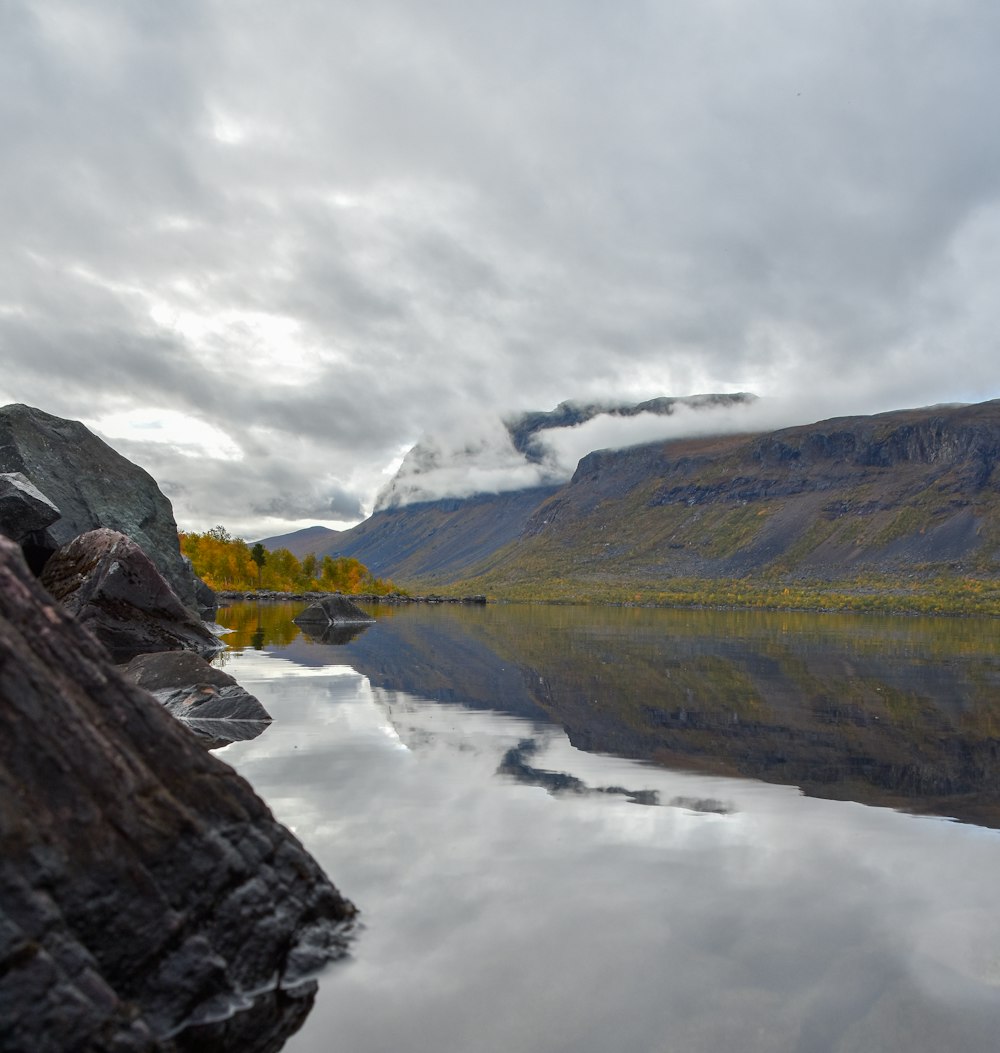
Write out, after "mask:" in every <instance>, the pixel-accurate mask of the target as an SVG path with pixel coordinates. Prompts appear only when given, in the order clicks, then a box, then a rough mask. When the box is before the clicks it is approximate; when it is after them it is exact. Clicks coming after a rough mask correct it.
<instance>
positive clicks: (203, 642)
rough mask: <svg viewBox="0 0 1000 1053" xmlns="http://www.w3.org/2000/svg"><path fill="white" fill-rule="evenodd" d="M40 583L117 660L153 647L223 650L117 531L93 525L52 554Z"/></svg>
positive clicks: (135, 549) (166, 649) (131, 543)
mask: <svg viewBox="0 0 1000 1053" xmlns="http://www.w3.org/2000/svg"><path fill="white" fill-rule="evenodd" d="M41 582H42V584H43V585H44V586H45V588H46V589H48V591H49V592H50V593H51V594H52V596H53V597H54V598H55V599H57V600H59V602H60V603H62V605H63V606H64V607H65V608H66V610H68V611H69V612H70V613H71V614H72V615H73V616H74V617H76V618H77V620H78V621H79V622H80V623H81V624H83V625H86V626H87V628H88V629H89V630H90V631H91V632H92V633H93V634H94V635H95V636H96V637H97V638H98V639H99V640H100V641H101V643H103V644H104V646H105V647H107V649H108V651H109V652H110V653H111V655H112V657H113V658H114V659H115V661H119V662H122V661H126V660H127V659H129V658H131V657H132V656H133V655H136V654H143V653H146V652H149V651H169V650H176V649H179V648H183V649H187V650H194V651H200V652H202V653H205V654H210V653H212V652H213V651H217V650H218V649H219V642H218V640H217V639H216V637H215V636H214V635H213V634H212V632H211V631H210V630H209V628H208V627H207V626H206V625H205V623H204V622H202V621H201V619H200V618H197V617H195V615H194V614H192V612H191V611H190V610H189V609H188V608H187V607H185V606H184V604H182V603H181V601H180V600H179V599H178V598H177V595H176V594H175V593H174V591H173V589H171V587H170V585H168V584H167V582H166V581H165V580H164V579H163V578H162V577H161V575H160V573H159V571H158V570H157V568H156V567H155V566H154V565H153V562H152V561H151V560H150V559H149V557H148V556H147V555H146V554H145V553H144V552H143V551H142V549H141V548H140V547H139V546H138V545H137V544H136V543H135V542H134V541H133V540H132V539H131V538H129V537H126V536H125V535H124V534H121V533H118V532H117V531H114V530H107V529H102V530H91V531H89V532H88V533H86V534H81V535H80V536H79V537H76V538H74V539H73V540H72V541H70V542H69V544H67V545H64V546H63V547H62V548H61V549H59V551H58V552H57V553H56V554H55V555H54V556H52V557H51V559H49V561H48V562H47V563H46V565H45V569H44V570H43V572H42V578H41Z"/></svg>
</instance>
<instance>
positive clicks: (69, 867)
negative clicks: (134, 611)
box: [0, 538, 354, 1053]
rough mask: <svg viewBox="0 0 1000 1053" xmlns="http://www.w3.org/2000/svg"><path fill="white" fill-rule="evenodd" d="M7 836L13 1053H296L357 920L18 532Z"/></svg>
mask: <svg viewBox="0 0 1000 1053" xmlns="http://www.w3.org/2000/svg"><path fill="white" fill-rule="evenodd" d="M0 844H2V845H3V852H2V854H0V1049H2V1050H4V1051H22V1050H23V1051H27V1050H31V1051H32V1053H49V1051H51V1053H66V1051H70V1050H73V1051H77V1050H79V1051H97V1050H115V1051H119V1053H131V1051H137V1050H162V1051H167V1050H180V1049H194V1048H205V1049H209V1048H210V1049H213V1050H229V1049H231V1050H237V1049H239V1050H253V1049H260V1050H263V1049H277V1048H279V1047H280V1044H281V1041H282V1039H281V1035H282V1034H287V1033H288V1030H289V1029H293V1028H294V1027H295V1026H297V1023H298V1022H299V1021H300V1020H301V1018H302V1016H303V1015H304V1012H305V1011H306V1010H307V1009H308V1004H307V999H306V1001H304V1000H303V999H302V998H300V997H296V995H297V994H303V993H305V994H306V996H307V998H308V994H309V992H308V990H304V991H303V989H301V988H298V987H296V985H297V984H298V983H300V982H301V981H303V979H304V978H305V977H307V976H308V974H309V973H310V971H311V970H314V969H315V968H316V967H318V966H319V965H320V964H321V963H322V962H324V961H326V960H328V959H329V958H331V957H335V956H337V955H338V954H340V953H342V951H343V946H344V938H345V934H344V928H343V926H344V924H345V923H348V922H349V920H350V919H351V918H352V916H353V915H354V908H353V907H352V906H351V904H350V903H349V902H347V901H346V900H345V899H344V898H343V897H342V896H341V895H340V894H339V893H338V892H337V890H336V889H335V888H334V887H333V885H332V884H331V883H330V882H329V880H328V879H327V878H326V877H325V875H324V874H323V873H322V871H321V870H320V868H319V866H318V865H317V864H316V863H315V861H314V860H313V859H312V858H311V857H310V856H309V855H308V854H307V853H306V852H305V850H304V849H303V848H302V846H301V845H300V844H299V842H298V841H297V840H296V839H295V838H294V837H293V836H292V835H291V834H290V833H289V832H288V831H287V830H286V829H285V828H283V827H282V826H281V825H280V824H278V823H277V822H276V821H275V820H274V818H273V817H272V816H271V814H270V812H269V811H268V809H267V807H266V805H264V803H263V802H262V801H261V800H260V799H259V798H258V797H257V796H256V795H255V794H254V792H253V791H252V790H251V788H250V787H249V786H248V784H247V783H246V782H245V781H244V780H243V779H241V778H240V777H239V776H238V775H237V774H236V773H235V772H234V771H232V769H230V768H229V767H228V766H226V765H225V764H223V763H221V762H220V761H218V760H216V759H215V758H213V757H212V756H211V755H210V754H209V753H207V752H206V751H205V750H204V749H202V747H201V746H200V745H199V744H198V742H197V740H196V739H195V738H194V736H192V735H191V734H190V733H189V732H188V731H187V730H186V729H184V728H183V727H182V726H181V725H180V724H179V722H177V721H176V720H174V718H173V717H171V716H170V714H169V713H167V712H166V711H165V710H164V709H163V707H162V706H161V705H160V704H159V703H157V702H156V701H155V700H154V699H153V698H152V697H151V696H150V695H149V694H147V693H146V692H145V691H143V690H141V689H140V688H138V687H135V686H134V685H132V684H130V683H128V682H127V681H126V680H125V679H123V678H122V676H121V675H120V674H119V673H118V671H117V670H116V669H115V668H114V666H112V665H111V663H110V662H109V660H108V656H107V654H106V653H105V651H104V650H103V648H102V647H101V646H100V645H99V644H97V643H96V642H95V640H94V639H93V638H92V637H91V636H90V635H89V633H88V632H87V631H86V630H85V629H83V628H82V627H81V626H80V625H78V624H77V623H76V622H75V621H74V620H73V619H72V618H71V617H70V616H69V615H68V614H67V613H66V612H65V611H63V610H62V609H61V608H60V607H59V606H58V605H57V604H56V603H54V602H53V601H52V599H51V598H50V597H49V596H48V595H47V594H46V593H45V592H44V590H43V589H42V588H41V586H40V585H39V584H38V583H37V582H36V581H35V580H34V578H33V577H32V576H31V574H30V572H29V571H28V568H27V566H26V565H25V563H24V560H23V557H22V555H21V552H20V550H19V549H18V547H17V546H16V545H15V544H14V543H13V542H10V541H8V540H6V539H3V538H0ZM261 992H263V993H261ZM240 1002H242V1005H243V1006H246V1005H250V1006H251V1008H250V1009H249V1010H248V1011H247V1012H246V1013H241V1014H239V1015H237V1016H233V1017H231V1019H229V1020H228V1021H227V1022H226V1023H224V1024H210V1023H207V1021H210V1020H219V1019H220V1018H223V1017H226V1016H227V1014H229V1013H230V1011H231V1010H232V1009H233V1008H234V1007H235V1006H236V1005H237V1004H238V1003H240ZM241 1020H242V1021H250V1028H251V1030H252V1031H253V1034H254V1036H255V1037H254V1038H252V1039H251V1038H250V1037H249V1034H248V1031H247V1028H246V1027H242V1026H241V1023H240V1022H241ZM199 1023H200V1024H201V1025H202V1026H201V1027H200V1028H195V1029H194V1030H190V1029H188V1030H185V1028H188V1026H189V1025H195V1024H199ZM185 1036H187V1037H185Z"/></svg>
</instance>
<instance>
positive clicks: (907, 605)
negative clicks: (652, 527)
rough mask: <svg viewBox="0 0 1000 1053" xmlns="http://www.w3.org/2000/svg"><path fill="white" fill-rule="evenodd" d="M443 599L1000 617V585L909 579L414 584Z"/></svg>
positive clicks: (910, 575)
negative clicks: (474, 596) (470, 597)
mask: <svg viewBox="0 0 1000 1053" xmlns="http://www.w3.org/2000/svg"><path fill="white" fill-rule="evenodd" d="M409 584H410V587H411V588H412V589H413V590H414V591H419V592H436V593H438V594H440V595H443V596H458V595H468V594H469V593H483V594H485V595H486V596H487V598H488V599H490V600H513V601H521V602H525V601H538V602H561V603H570V602H572V603H598V604H635V605H643V606H654V607H659V606H662V607H734V608H737V607H742V608H748V609H760V610H805V611H877V612H881V613H910V614H946V615H994V616H995V615H1000V580H998V579H996V578H993V577H990V578H979V577H969V576H941V575H937V576H928V577H924V576H923V575H922V574H921V572H920V570H919V569H915V570H912V571H909V572H907V575H906V576H905V577H904V576H902V575H893V576H890V575H885V576H865V577H859V578H855V579H851V580H838V581H822V580H810V581H781V580H777V581H775V580H763V579H752V578H742V579H738V580H720V579H699V578H673V579H669V580H666V581H657V582H641V581H618V582H609V581H587V580H585V579H579V578H575V579H570V578H551V579H546V580H538V579H535V580H528V579H522V580H510V579H506V580H502V581H501V580H491V577H490V576H489V575H483V576H481V577H478V578H473V579H469V580H466V581H460V582H456V583H454V584H449V585H441V584H437V583H429V582H414V583H409Z"/></svg>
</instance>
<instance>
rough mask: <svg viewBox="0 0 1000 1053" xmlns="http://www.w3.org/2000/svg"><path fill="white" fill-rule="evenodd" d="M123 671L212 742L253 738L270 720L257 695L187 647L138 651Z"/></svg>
mask: <svg viewBox="0 0 1000 1053" xmlns="http://www.w3.org/2000/svg"><path fill="white" fill-rule="evenodd" d="M122 672H123V673H124V675H125V677H126V678H127V679H128V680H130V681H131V682H132V683H133V684H135V685H136V686H138V687H141V688H143V689H144V690H146V691H148V692H149V693H150V694H151V695H152V696H153V698H155V699H156V700H157V702H159V703H160V704H161V705H162V706H163V707H164V709H166V710H167V712H168V713H172V714H173V715H174V716H175V717H177V718H178V719H179V720H182V721H183V722H184V723H185V724H186V725H187V726H188V727H190V728H191V730H192V731H194V732H195V733H196V734H198V735H199V736H201V737H202V738H205V739H207V740H208V745H209V746H210V747H212V748H216V747H218V746H222V745H226V744H227V743H230V742H242V741H244V740H246V739H252V738H256V737H257V736H258V735H260V734H261V732H263V730H264V729H265V728H266V727H267V725H268V724H269V723H270V722H271V715H270V714H269V713H268V712H267V710H266V709H265V708H264V707H263V706H262V705H261V704H260V701H259V700H258V699H257V698H255V697H254V696H253V695H251V694H250V692H249V691H247V690H246V689H245V688H243V687H240V685H239V684H238V683H237V682H236V681H235V680H234V679H233V678H232V677H231V676H230V675H229V674H228V673H226V672H224V671H223V670H221V669H217V668H216V667H215V666H212V665H209V664H208V662H206V661H205V659H204V658H202V657H201V656H200V655H197V654H193V653H192V652H191V651H161V652H159V653H158V654H141V655H137V656H136V657H135V658H133V659H132V661H131V662H129V663H128V665H126V666H124V667H123V668H122Z"/></svg>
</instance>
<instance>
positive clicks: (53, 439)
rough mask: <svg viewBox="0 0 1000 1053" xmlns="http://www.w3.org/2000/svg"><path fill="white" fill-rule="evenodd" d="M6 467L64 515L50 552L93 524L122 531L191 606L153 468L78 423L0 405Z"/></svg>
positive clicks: (173, 527)
mask: <svg viewBox="0 0 1000 1053" xmlns="http://www.w3.org/2000/svg"><path fill="white" fill-rule="evenodd" d="M0 472H21V473H23V474H24V475H25V476H26V477H27V478H28V479H30V480H31V482H32V484H33V485H34V486H35V487H37V488H38V489H39V490H40V491H41V492H42V493H43V494H45V496H46V497H47V498H48V499H49V500H50V501H51V502H52V503H53V504H55V505H56V506H57V507H58V509H59V511H60V512H61V513H62V515H61V517H60V518H59V519H58V520H56V521H54V522H53V523H52V524H51V525H50V526H48V528H47V530H46V531H45V533H46V535H47V537H48V539H49V542H50V544H49V550H50V551H54V550H55V549H57V548H58V547H59V546H61V545H65V544H66V542H68V541H71V540H72V539H73V538H75V537H77V536H78V535H80V534H84V533H86V532H87V531H88V530H95V529H97V528H98V527H109V528H111V529H112V530H119V531H121V532H122V533H123V534H127V535H128V536H129V537H130V538H132V539H133V540H134V541H135V542H136V543H137V544H138V545H139V546H140V547H141V548H142V550H143V551H144V552H145V553H146V554H147V555H148V556H149V558H150V559H151V560H152V561H153V562H154V563H155V564H156V566H157V568H158V569H159V571H160V573H161V574H162V575H163V576H164V577H165V578H166V579H167V581H168V582H170V585H171V587H172V588H173V590H174V592H176V593H177V595H178V597H179V598H180V600H181V602H182V603H183V604H184V605H185V606H186V607H191V608H194V607H195V606H196V602H197V601H196V599H195V591H194V589H195V586H194V579H193V575H192V573H191V570H190V567H189V566H188V565H186V564H185V562H184V559H183V557H182V556H181V552H180V546H179V544H178V541H177V524H176V522H175V521H174V513H173V509H172V508H171V506H170V502H169V501H168V500H167V498H166V497H165V496H164V495H163V494H162V493H161V492H160V488H159V487H158V486H157V485H156V482H155V481H154V479H153V477H152V476H151V475H150V474H149V473H148V472H145V471H143V469H142V468H139V467H138V466H137V465H134V464H133V463H132V462H131V461H129V460H127V459H126V458H124V457H122V455H121V454H119V453H116V452H115V451H114V450H113V449H111V447H110V446H108V445H107V443H105V442H102V441H101V440H100V439H99V438H98V437H97V436H96V435H94V434H93V432H91V431H89V430H88V429H87V428H85V427H84V426H83V425H82V424H81V423H80V422H79V421H73V420H63V419H62V418H61V417H54V416H52V415H51V414H49V413H44V412H43V411H42V410H39V409H34V408H33V407H31V406H22V405H11V406H3V407H0ZM39 547H44V546H42V545H41V544H39Z"/></svg>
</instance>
